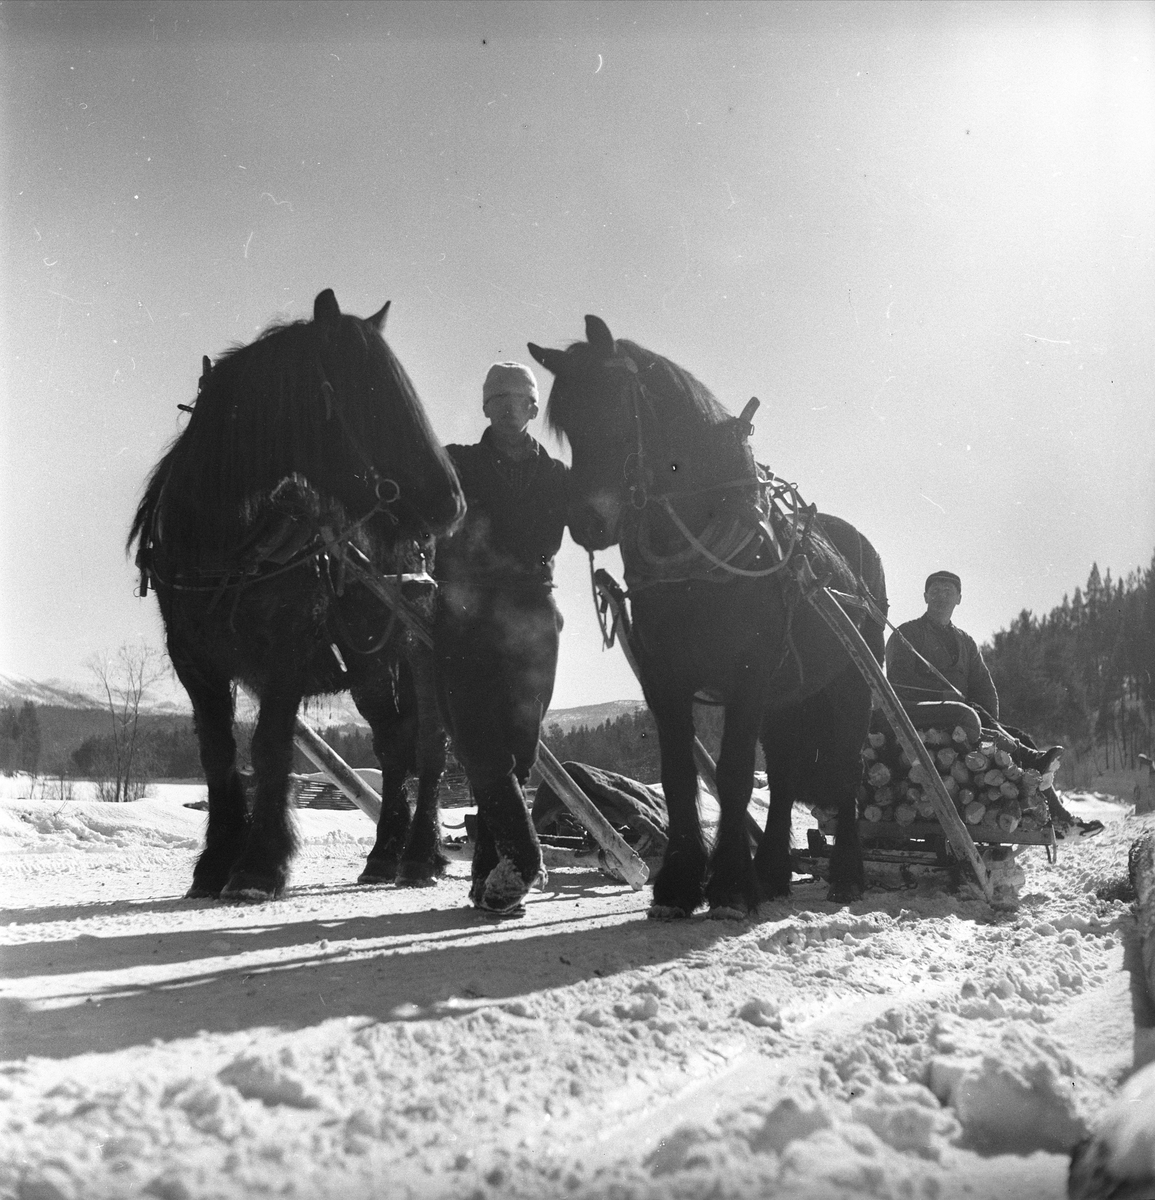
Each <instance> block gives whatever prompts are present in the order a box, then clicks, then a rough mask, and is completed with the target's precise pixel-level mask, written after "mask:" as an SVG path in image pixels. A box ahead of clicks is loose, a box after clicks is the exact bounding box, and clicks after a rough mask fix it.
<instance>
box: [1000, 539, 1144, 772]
mask: <svg viewBox="0 0 1155 1200" xmlns="http://www.w3.org/2000/svg"><path fill="white" fill-rule="evenodd" d="M983 657H984V658H985V659H986V661H987V666H988V667H990V671H991V676H992V678H993V679H994V681H995V687H996V688H998V692H999V703H1000V706H1001V713H1000V715H1001V716H1002V718H1003V720H1004V721H1006V722H1008V723H1009V724H1013V725H1017V726H1019V727H1020V728H1022V729H1026V730H1028V731H1029V732H1030V733H1032V734H1033V735H1034V736H1035V738H1036V740H1043V741H1048V742H1058V743H1061V744H1063V745H1065V746H1069V747H1072V748H1073V749H1075V750H1076V751H1077V752H1078V753H1079V754H1080V755H1083V756H1086V755H1090V756H1092V757H1093V758H1094V760H1095V765H1096V766H1097V767H1098V768H1099V769H1101V770H1116V769H1119V768H1134V767H1136V766H1137V765H1138V756H1139V754H1140V753H1145V754H1147V755H1150V754H1151V753H1152V731H1153V729H1155V557H1153V558H1152V560H1151V566H1150V567H1148V568H1147V570H1146V571H1132V572H1131V574H1129V575H1128V576H1127V577H1126V578H1125V579H1116V580H1112V578H1111V572H1110V571H1108V572H1107V574H1106V576H1105V577H1102V576H1100V574H1099V568H1098V566H1097V565H1096V566H1093V567H1092V568H1091V574H1090V575H1089V576H1088V577H1087V583H1086V586H1085V587H1083V588H1076V589H1075V594H1074V595H1073V596H1071V597H1070V598H1068V597H1067V596H1064V597H1063V602H1062V604H1060V605H1059V606H1058V607H1057V608H1053V609H1052V610H1051V611H1050V613H1048V614H1047V615H1046V616H1042V617H1036V616H1033V615H1032V614H1031V613H1029V612H1027V611H1026V610H1024V611H1023V612H1021V613H1020V614H1019V615H1018V616H1017V617H1016V618H1015V619H1014V620H1013V621H1012V622H1011V625H1010V628H1009V629H1004V630H1001V631H1000V632H999V633H996V634H995V636H994V638H993V639H992V641H991V644H990V645H987V646H984V647H983Z"/></svg>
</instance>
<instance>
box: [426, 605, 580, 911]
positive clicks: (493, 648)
mask: <svg viewBox="0 0 1155 1200" xmlns="http://www.w3.org/2000/svg"><path fill="white" fill-rule="evenodd" d="M560 628H561V615H560V614H559V613H558V611H557V606H556V605H555V604H554V602H553V597H552V596H551V595H550V593H549V592H548V591H547V590H546V589H544V588H534V589H532V590H531V589H524V588H523V589H519V590H513V589H510V590H498V589H493V588H485V589H480V588H476V589H475V588H470V587H468V586H463V585H461V584H455V583H450V584H447V585H445V586H444V587H443V591H442V599H441V604H440V606H439V610H438V615H437V621H436V624H435V630H434V643H435V650H436V655H437V666H438V676H439V679H438V691H439V695H438V699H439V702H440V706H441V712H442V719H443V720H444V721H445V725H446V728H447V729H448V730H449V734H450V737H451V738H452V739H453V752H454V754H455V755H456V757H457V759H458V761H459V762H460V763H461V765H462V767H463V768H464V770H465V774H466V776H467V777H468V779H469V783H470V786H471V787H472V789H473V795H474V799H475V800H476V801H477V810H478V845H477V851H476V853H475V854H474V859H473V876H474V880H475V882H477V881H483V880H484V878H485V876H486V875H488V873H489V871H491V870H492V869H493V867H494V866H496V864H497V861H498V860H499V859H508V860H509V861H510V862H511V863H512V864H513V866H514V867H515V868H516V870H517V873H518V874H519V875H520V876H521V878H522V879H523V880H524V882H525V884H526V886H528V885H529V884H530V883H531V882H532V881H533V878H534V876H535V875H536V874H537V872H538V870H539V869H540V867H541V850H540V848H539V846H538V842H537V837H536V835H535V834H534V832H533V826H532V824H531V822H530V819H529V813H528V811H527V808H526V803H525V793H524V792H523V790H522V788H523V786H524V784H525V781H526V779H527V778H528V777H529V772H530V768H531V767H532V766H533V763H534V759H535V758H536V757H537V747H538V738H539V736H540V733H541V720H542V717H543V716H544V715H545V712H546V709H548V708H549V702H550V699H551V697H552V695H553V683H554V675H555V674H556V671H557V653H558V634H559V631H560ZM475 898H476V897H475Z"/></svg>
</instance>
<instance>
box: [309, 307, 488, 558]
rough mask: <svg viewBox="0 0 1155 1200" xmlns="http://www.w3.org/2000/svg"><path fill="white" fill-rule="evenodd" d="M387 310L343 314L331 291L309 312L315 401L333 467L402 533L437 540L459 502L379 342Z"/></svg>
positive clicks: (451, 477)
mask: <svg viewBox="0 0 1155 1200" xmlns="http://www.w3.org/2000/svg"><path fill="white" fill-rule="evenodd" d="M388 313H389V304H388V303H386V304H385V306H384V307H383V308H381V309H380V310H379V311H378V312H376V313H374V314H373V315H372V316H371V317H367V318H361V317H354V316H349V315H347V314H344V313H342V312H341V310H340V308H339V307H338V304H337V298H336V296H335V295H334V294H333V292H332V290H331V289H326V290H325V291H323V292H321V293H320V294H319V295H318V296H317V299H316V301H315V302H314V305H313V321H312V326H311V328H312V329H313V331H314V333H315V336H316V342H317V347H318V354H319V359H320V376H321V377H320V379H319V381H318V385H317V386H318V388H319V400H320V402H321V403H322V404H323V405H324V410H325V424H326V425H327V426H328V427H329V432H330V434H331V435H332V438H333V441H334V446H333V451H334V455H335V457H336V458H337V459H340V460H343V461H344V462H346V463H348V464H351V466H352V473H353V475H354V476H355V477H356V478H357V480H358V481H359V482H360V483H361V484H362V485H363V486H364V488H365V489H366V490H367V491H368V492H369V493H371V495H372V497H373V499H374V502H375V503H376V504H377V505H380V506H382V507H383V508H384V509H385V510H386V511H388V512H389V513H390V515H391V517H392V518H393V520H395V521H396V522H397V523H398V525H399V526H400V528H401V529H402V530H404V531H405V532H407V533H410V534H414V535H417V536H422V535H423V534H442V533H445V532H448V531H449V530H451V529H452V528H453V526H455V525H456V524H457V523H458V522H459V521H460V519H461V517H462V516H463V515H464V513H465V500H464V497H463V495H462V492H461V487H460V485H459V483H458V480H457V475H456V472H455V471H454V469H453V464H452V462H451V461H450V459H449V456H448V455H447V454H446V453H445V451H444V449H442V447H441V445H440V444H439V443H438V441H437V439H436V437H435V436H434V434H433V429H432V427H431V426H430V424H429V418H428V417H427V416H426V413H425V410H424V408H423V407H422V405H421V401H420V400H419V399H418V397H417V392H416V390H415V389H414V387H413V384H412V382H411V381H410V379H409V376H408V375H407V374H406V372H405V368H404V367H403V366H402V365H401V363H400V362H399V361H398V359H397V356H396V355H395V354H394V353H393V351H392V350H391V349H390V347H389V344H388V343H387V342H386V341H385V338H384V336H383V333H382V331H383V329H384V327H385V318H386V316H387V315H388Z"/></svg>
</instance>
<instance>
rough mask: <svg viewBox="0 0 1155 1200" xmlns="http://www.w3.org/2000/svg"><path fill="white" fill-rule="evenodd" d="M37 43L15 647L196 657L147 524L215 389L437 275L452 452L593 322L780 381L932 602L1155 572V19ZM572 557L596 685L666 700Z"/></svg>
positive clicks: (534, 10) (20, 90)
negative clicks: (200, 406) (234, 366)
mask: <svg viewBox="0 0 1155 1200" xmlns="http://www.w3.org/2000/svg"><path fill="white" fill-rule="evenodd" d="M0 47H2V50H0V53H2V56H3V57H2V62H0V68H2V69H0V95H2V109H0V138H2V146H0V149H2V163H3V179H2V186H3V190H2V193H0V196H2V201H0V203H2V218H3V248H4V266H3V271H2V272H0V304H2V309H0V338H2V342H0V454H2V462H0V469H2V472H3V480H2V484H0V489H2V490H0V569H2V571H3V576H2V579H0V670H3V671H8V672H12V673H17V674H22V675H28V676H31V677H33V678H35V679H40V680H46V679H51V678H59V679H66V680H80V681H83V680H84V679H85V667H84V663H85V660H86V659H88V658H89V656H91V655H92V654H93V653H95V652H99V651H101V650H105V649H115V648H116V647H117V646H118V645H120V644H121V643H123V642H126V641H132V640H135V639H137V638H139V637H141V636H143V637H146V638H148V639H150V640H152V641H154V642H159V640H160V620H159V616H158V613H157V609H156V604H155V599H154V598H153V597H151V596H150V597H149V598H148V599H147V600H145V601H141V600H139V599H137V598H135V597H134V595H133V590H134V588H135V586H136V576H135V572H134V570H133V568H132V565H131V563H129V562H128V561H127V560H126V559H125V556H124V552H123V545H124V539H125V536H126V534H127V530H128V525H129V522H130V520H131V517H132V513H133V510H134V508H135V504H136V502H137V499H138V497H139V494H140V490H141V487H142V484H143V482H144V479H145V476H146V475H147V473H148V471H149V470H150V469H151V467H152V466H153V464H154V463H155V462H156V460H157V459H158V458H159V457H160V455H161V453H162V451H163V450H164V448H165V446H166V445H167V444H168V442H169V441H170V440H171V439H172V438H173V437H174V436H175V435H176V434H177V433H178V431H179V430H180V429H181V427H182V423H183V421H184V420H185V417H184V416H183V414H181V413H179V412H178V410H177V407H176V406H177V404H179V403H189V402H191V400H192V398H193V396H194V395H195V390H196V381H197V377H198V376H199V374H200V361H201V355H202V354H209V355H210V356H213V357H215V356H217V355H219V354H220V353H221V352H222V351H224V350H225V349H227V348H228V347H229V346H230V345H232V344H234V343H237V342H243V341H248V340H250V339H251V338H252V337H254V336H255V335H256V333H257V332H258V331H259V330H260V329H262V328H263V327H264V326H265V325H266V324H267V323H268V322H269V321H270V320H272V319H274V318H278V317H286V316H287V317H292V318H297V317H305V316H308V315H309V314H310V313H311V311H312V302H313V297H314V296H315V295H316V293H317V292H319V291H320V290H322V289H323V288H326V287H332V288H333V289H334V290H335V291H336V294H337V297H338V300H339V302H340V303H341V306H342V308H344V309H345V310H346V311H350V312H356V313H359V314H361V315H367V314H369V313H370V312H373V311H375V310H376V309H378V308H379V307H380V306H381V305H382V304H383V303H384V302H385V301H386V300H392V301H393V307H392V310H391V313H390V317H389V321H388V325H387V327H386V336H387V338H388V340H389V341H390V344H391V345H392V346H393V348H394V350H395V351H396V352H397V354H398V356H399V357H400V358H401V360H402V362H403V363H404V364H405V366H406V368H407V369H408V371H409V373H410V375H411V376H412V378H413V380H414V382H415V384H416V386H417V390H418V392H419V394H420V395H421V397H422V399H423V400H424V402H425V405H426V407H427V409H428V411H429V414H430V417H431V420H432V422H433V427H434V429H435V430H436V432H437V434H438V436H439V437H441V438H442V439H443V440H444V441H447V442H449V441H474V440H476V439H477V437H478V436H480V434H481V431H482V429H483V427H484V418H483V416H482V413H481V381H482V379H483V377H484V374H485V371H486V368H487V367H488V365H489V364H490V362H492V361H494V360H496V359H505V358H517V359H521V360H523V361H525V362H530V361H531V360H530V359H529V356H528V352H527V351H526V349H525V343H526V342H527V341H534V342H537V343H540V344H542V345H547V346H560V345H564V344H566V343H567V342H569V341H572V340H575V339H577V338H580V337H582V336H583V317H584V315H585V314H586V313H591V312H592V313H596V314H598V315H599V316H601V317H602V318H603V319H604V320H605V321H606V322H607V323H608V324H609V326H610V328H611V329H612V330H613V331H614V332H615V333H616V334H618V335H620V336H623V337H629V338H632V339H633V340H635V341H638V342H641V343H642V344H644V345H646V346H647V347H649V348H650V349H653V350H656V351H658V352H660V353H663V354H666V355H667V356H669V357H670V358H672V359H674V360H675V361H676V362H678V363H680V364H681V365H683V366H685V367H687V368H688V369H689V370H691V371H692V372H693V373H694V374H695V375H696V376H697V377H698V378H699V379H701V380H702V381H703V382H704V383H706V384H707V385H708V386H709V387H711V389H712V390H713V391H714V392H715V394H716V395H717V396H718V398H719V399H720V400H721V401H722V402H723V403H724V404H725V405H726V406H727V407H728V408H729V409H730V410H731V411H732V412H734V413H737V412H738V411H740V410H741V408H742V406H743V404H744V403H745V401H746V400H747V399H748V398H749V397H750V396H751V395H757V396H758V397H759V398H760V399H761V401H762V407H761V409H760V410H759V412H758V414H757V417H756V419H755V424H756V432H755V435H754V439H753V441H754V448H755V452H756V454H757V456H758V458H759V459H760V460H761V461H763V462H765V463H767V464H768V465H769V466H770V467H771V468H772V469H773V470H774V471H776V472H777V473H778V474H780V475H783V476H785V477H787V478H788V479H790V480H792V481H794V482H796V483H797V484H798V486H799V488H800V490H801V492H802V494H803V496H804V497H805V498H806V499H807V500H808V501H814V502H816V503H817V504H818V506H819V507H820V508H821V509H823V510H825V511H828V512H833V513H837V514H838V515H840V516H843V517H845V518H846V519H848V520H850V521H852V522H853V523H854V524H856V525H857V526H858V527H859V528H860V529H861V530H862V531H863V532H864V533H865V534H866V535H867V536H868V537H869V538H870V539H871V540H872V541H873V542H874V544H875V546H876V547H877V548H878V550H879V552H880V554H881V555H882V558H883V562H884V564H885V567H886V572H887V580H888V587H889V592H890V599H891V614H892V617H893V619H894V620H896V621H901V620H906V619H909V618H910V617H913V616H916V615H918V614H919V613H920V612H921V611H922V610H923V604H922V582H923V579H924V578H925V576H926V575H927V574H928V572H930V571H932V570H936V569H940V568H947V569H951V570H954V571H956V572H958V573H959V574H960V575H961V576H962V579H963V601H962V605H961V606H960V608H959V609H958V610H957V612H956V614H955V619H956V623H958V624H959V625H961V626H962V627H963V628H965V629H967V630H968V631H969V632H971V633H972V634H974V636H975V637H976V638H978V639H979V640H980V641H982V640H984V639H987V638H989V637H990V635H991V634H992V633H993V632H994V631H995V630H996V629H999V628H1002V627H1005V626H1006V625H1007V624H1009V622H1010V621H1011V620H1012V618H1014V616H1015V615H1016V614H1017V613H1018V612H1019V611H1020V610H1022V609H1024V608H1027V609H1031V610H1032V611H1034V612H1035V613H1037V614H1041V613H1045V612H1046V611H1048V610H1049V609H1050V608H1051V607H1053V606H1054V605H1056V604H1058V603H1059V602H1060V601H1061V599H1062V596H1063V594H1064V593H1065V592H1066V593H1070V592H1072V591H1073V590H1074V588H1075V587H1076V586H1078V585H1080V584H1082V583H1083V582H1084V580H1085V579H1086V576H1087V573H1088V571H1089V569H1090V566H1091V563H1092V562H1093V561H1097V562H1098V564H1099V566H1100V569H1101V570H1104V571H1105V570H1106V569H1107V568H1108V567H1109V568H1111V570H1112V572H1113V574H1114V575H1119V574H1120V573H1123V574H1125V573H1126V572H1127V571H1129V570H1132V569H1134V568H1136V567H1145V566H1147V565H1148V564H1149V563H1150V561H1151V555H1152V551H1153V550H1155V404H1153V399H1155V258H1153V254H1152V236H1153V230H1155V219H1153V218H1155V6H1152V5H1151V4H1148V3H1122V4H1121V3H1112V2H1110V0H1094V2H1092V3H1061V2H1055V0H1043V2H1038V3H1036V2H1032V0H1027V2H1023V3H1010V4H1008V3H998V2H996V0H979V2H978V3H950V2H947V3H935V2H934V0H931V2H928V3H905V2H900V3H869V2H863V0H852V2H851V3H845V4H844V3H836V2H822V3H766V4H756V3H742V2H735V3H719V4H715V3H705V2H699V3H692V4H680V3H679V4H660V3H640V4H635V3H623V4H586V3H574V4H566V3H485V4H456V3H448V2H446V0H438V2H437V3H435V4H421V3H416V4H390V3H377V4H357V3H341V4H331V3H319V2H318V0H309V2H308V3H304V4H297V3H289V4H277V3H247V4H246V3H229V4H223V3H222V4H216V3H183V2H179V3H144V4H109V3H100V4H90V3H77V2H69V3H66V4H52V3H40V4H38V5H35V6H29V5H24V4H13V3H4V4H3V5H2V6H0ZM537 375H538V380H539V385H540V386H541V387H542V390H543V394H544V393H545V392H547V391H548V387H549V383H550V380H549V377H548V374H547V373H546V372H544V371H542V370H540V369H537ZM535 431H536V432H538V433H539V434H540V435H541V437H542V439H543V440H544V441H545V444H546V446H547V449H549V450H550V452H551V453H555V454H560V455H561V456H562V457H567V456H568V455H567V452H566V451H565V450H564V449H563V448H561V447H559V446H557V445H556V444H555V443H553V442H552V441H551V440H550V439H549V438H548V436H547V435H546V434H544V432H543V431H542V430H541V429H540V421H539V422H538V427H535ZM598 561H599V565H604V566H607V567H608V568H609V569H610V570H611V571H613V572H614V573H615V574H617V575H618V576H619V578H620V560H619V559H618V557H617V555H616V553H608V554H602V555H599V556H598ZM558 567H559V570H558V575H559V582H560V587H559V592H558V600H559V604H560V606H561V608H562V611H563V613H564V615H565V618H566V627H565V631H564V633H563V635H562V655H561V661H560V665H559V671H558V680H557V688H556V691H555V696H554V704H555V707H572V706H576V705H580V704H592V703H597V702H600V701H604V700H613V699H621V698H628V697H637V696H640V691H639V689H638V688H637V685H636V684H635V683H634V682H633V679H632V677H631V676H630V674H629V669H628V667H627V666H626V663H625V660H624V658H623V657H622V656H621V654H620V651H618V650H616V649H615V650H613V651H609V652H605V653H603V652H602V651H601V650H600V643H599V639H598V634H597V628H596V623H595V620H594V614H593V608H592V602H591V600H590V598H589V583H588V574H587V565H586V558H585V554H584V552H582V551H581V550H580V549H579V548H578V547H577V546H575V545H574V544H573V543H572V542H571V541H569V539H568V537H567V540H566V543H565V546H564V547H563V550H562V553H561V555H560V556H559V560H558Z"/></svg>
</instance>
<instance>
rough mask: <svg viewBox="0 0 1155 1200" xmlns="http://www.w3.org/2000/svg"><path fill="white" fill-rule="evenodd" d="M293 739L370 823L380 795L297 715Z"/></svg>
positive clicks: (377, 815) (377, 810)
mask: <svg viewBox="0 0 1155 1200" xmlns="http://www.w3.org/2000/svg"><path fill="white" fill-rule="evenodd" d="M293 741H294V742H296V744H297V747H298V749H299V750H300V751H301V753H302V754H304V755H305V757H306V758H308V759H309V760H310V761H311V762H313V763H316V765H317V767H318V768H319V769H320V770H321V771H323V772H324V773H325V774H326V775H328V777H329V778H330V779H331V780H332V781H333V782H334V783H335V784H336V785H337V787H339V788H340V789H341V791H342V792H344V793H345V795H346V796H348V797H349V799H350V800H352V801H353V803H354V804H355V805H356V806H357V807H358V808H359V809H360V810H361V811H362V812H363V813H364V814H365V815H366V816H367V817H368V818H369V820H370V821H372V822H373V824H374V825H376V824H377V821H378V819H379V818H380V816H381V797H380V796H378V795H377V793H376V792H375V791H374V790H373V789H372V788H371V787H370V786H369V785H368V784H367V783H366V782H365V780H363V779H362V778H361V776H360V775H358V774H357V772H356V771H354V770H353V768H352V767H351V766H349V764H348V763H347V762H346V761H345V760H344V759H343V758H342V757H341V756H340V755H339V754H338V753H337V752H336V751H335V750H334V749H333V748H332V747H331V746H330V745H329V743H328V742H326V741H325V739H324V738H323V737H321V736H320V734H317V733H314V732H313V730H311V729H310V728H309V727H308V725H306V724H305V722H304V721H302V720H301V718H300V717H298V718H297V728H296V730H295V731H294V734H293Z"/></svg>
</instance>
